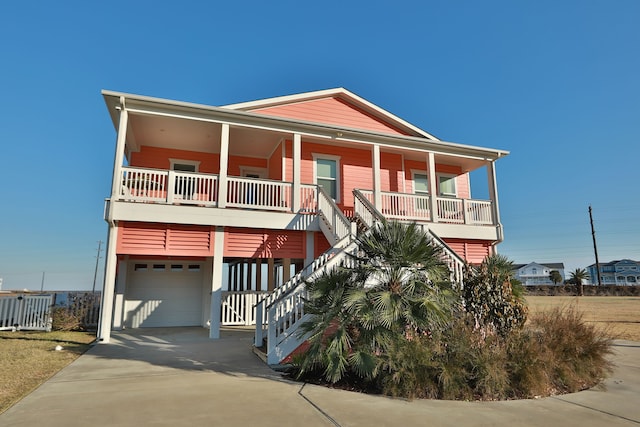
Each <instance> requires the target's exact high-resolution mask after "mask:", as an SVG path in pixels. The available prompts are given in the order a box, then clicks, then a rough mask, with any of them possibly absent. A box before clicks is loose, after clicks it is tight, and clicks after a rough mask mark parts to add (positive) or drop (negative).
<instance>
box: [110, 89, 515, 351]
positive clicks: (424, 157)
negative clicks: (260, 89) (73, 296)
mask: <svg viewBox="0 0 640 427" xmlns="http://www.w3.org/2000/svg"><path fill="white" fill-rule="evenodd" d="M103 96H104V99H105V101H106V104H107V109H108V111H109V114H110V116H111V120H112V121H113V124H114V126H115V128H116V131H117V138H116V145H115V162H114V166H113V180H112V187H111V194H110V196H109V198H108V199H107V201H106V206H105V220H106V221H107V223H108V226H109V235H108V244H107V250H106V267H105V283H104V292H103V304H102V318H101V325H100V330H99V335H98V336H99V339H100V340H102V341H104V342H107V341H109V337H110V333H111V330H112V329H116V330H117V329H121V328H124V327H128V328H137V327H154V326H155V327H162V326H202V327H209V328H210V336H211V337H212V338H217V337H218V336H219V331H220V325H221V324H253V323H255V322H256V320H257V323H258V325H259V326H260V323H261V322H262V321H263V310H267V311H268V312H269V316H271V317H269V318H268V326H269V328H271V327H272V326H273V325H275V324H277V325H278V327H284V326H285V325H286V326H287V327H290V326H291V325H292V324H293V323H295V322H296V321H297V320H298V319H300V318H301V316H302V313H303V310H302V305H303V302H302V300H301V299H300V298H298V300H297V302H295V303H287V304H289V305H287V306H286V307H280V306H279V305H278V304H284V302H283V301H284V299H286V298H292V297H293V295H297V294H296V292H297V291H295V289H298V288H299V286H298V285H299V284H300V283H303V282H304V280H305V279H306V278H309V277H311V276H312V275H313V274H314V273H317V272H318V271H320V269H321V268H329V266H330V265H333V264H332V263H336V262H338V260H340V259H342V258H343V257H344V256H345V255H344V253H346V251H348V250H351V249H348V248H351V247H352V246H353V244H352V242H353V238H354V235H355V234H356V232H362V231H363V230H365V229H367V228H368V227H370V226H371V225H372V224H373V222H374V221H375V220H377V219H380V218H382V217H386V218H388V219H398V220H403V221H417V222H418V223H420V224H422V226H423V227H424V229H425V230H427V231H428V232H429V233H430V234H431V235H432V237H433V238H434V239H435V240H434V241H436V242H437V243H438V244H439V245H440V246H441V247H442V248H443V251H444V256H445V257H446V259H447V262H449V264H450V266H451V268H452V275H453V276H455V277H458V278H459V277H460V275H461V269H462V264H463V263H464V261H465V260H466V261H468V262H472V263H479V262H481V261H482V259H483V258H484V257H486V256H487V255H489V254H492V253H494V251H495V248H494V246H495V245H496V244H497V243H499V242H500V241H502V226H501V224H500V214H499V210H498V193H497V187H496V176H495V161H496V160H497V159H499V158H501V157H504V156H505V155H507V154H508V152H506V151H503V150H499V149H493V148H484V147H477V146H468V145H462V144H457V143H451V142H445V141H441V140H439V139H438V138H436V137H434V136H433V135H431V134H429V133H427V132H425V131H423V130H421V129H419V128H418V127H416V126H414V125H412V124H410V123H407V122H406V121H404V120H402V119H400V118H399V117H396V116H395V115H393V114H391V113H389V112H387V111H385V110H383V109H382V108H380V107H378V106H376V105H374V104H372V103H370V102H368V101H366V100H364V99H362V98H360V97H359V96H357V95H355V94H353V93H351V92H349V91H347V90H345V89H342V88H338V89H330V90H324V91H318V92H310V93H303V94H298V95H291V96H283V97H278V98H271V99H265V100H259V101H253V102H246V103H241V104H235V105H227V106H223V107H211V106H206V105H197V104H190V103H185V102H178V101H171V100H166V99H157V98H150V97H145V96H138V95H130V94H125V93H118V92H111V91H103ZM479 169H480V170H484V171H485V172H486V177H487V182H488V189H489V197H490V200H475V199H472V198H471V188H470V180H469V173H470V172H472V171H475V170H479ZM305 266H306V268H305ZM267 295H270V296H269V297H268V299H267V300H264V298H265V297H267ZM258 302H261V304H258V314H256V310H255V309H254V307H255V305H256V303H258ZM276 307H280V308H277V310H278V316H285V315H287V316H289V314H288V313H290V312H291V311H293V312H295V313H294V314H292V315H291V317H290V318H288V320H286V321H283V320H282V318H281V317H279V318H278V319H280V320H277V321H276V320H273V312H274V310H276ZM296 310H298V311H296ZM265 316H266V315H265ZM269 334H273V336H276V335H278V334H280V333H279V332H278V333H276V332H273V331H272V329H269ZM285 335H287V334H284V335H283V336H285ZM291 335H293V334H291V333H289V334H288V336H291ZM269 336H270V337H272V335H269ZM256 340H257V341H258V340H261V338H260V337H259V336H258V337H257V338H256ZM272 343H273V340H272V341H270V344H269V345H270V346H271V345H272ZM274 345H275V344H274ZM279 352H280V353H283V352H284V350H279ZM284 356H286V354H284ZM280 360H281V359H280Z"/></svg>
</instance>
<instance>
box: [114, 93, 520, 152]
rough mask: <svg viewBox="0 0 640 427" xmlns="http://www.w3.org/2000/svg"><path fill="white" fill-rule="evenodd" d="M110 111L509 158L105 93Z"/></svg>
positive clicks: (411, 139) (465, 147)
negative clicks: (122, 100)
mask: <svg viewBox="0 0 640 427" xmlns="http://www.w3.org/2000/svg"><path fill="white" fill-rule="evenodd" d="M102 94H103V96H104V97H105V100H106V102H107V105H108V106H109V107H110V109H115V107H116V105H119V99H120V97H124V98H125V99H126V108H127V110H128V111H129V112H130V113H138V114H147V115H157V116H165V117H173V118H182V119H187V120H200V121H207V122H212V123H228V124H230V125H238V126H246V127H251V128H255V129H264V130H269V131H275V132H282V133H291V134H293V133H300V134H301V135H303V136H311V137H317V138H328V139H333V140H336V141H347V142H355V143H361V144H362V143H364V144H374V143H377V144H380V145H381V146H388V147H395V148H403V149H413V150H418V151H422V152H429V151H431V152H434V153H437V154H438V153H439V154H446V155H455V156H461V157H467V158H473V159H483V160H496V159H498V158H500V157H504V156H506V155H508V154H509V152H508V151H505V150H499V149H495V148H485V147H477V146H471V145H464V144H458V143H453V142H446V141H440V140H429V139H426V138H422V137H417V136H404V135H391V134H384V133H379V132H373V131H364V130H361V129H353V128H347V127H340V126H335V125H326V124H319V123H315V122H308V121H303V120H295V119H288V118H281V117H273V116H266V115H263V114H258V113H251V112H246V111H238V110H230V109H226V108H220V107H212V106H208V105H202V104H192V103H187V102H181V101H171V100H166V99H159V98H151V97H146V96H139V95H131V94H124V93H119V92H111V91H104V90H103V91H102Z"/></svg>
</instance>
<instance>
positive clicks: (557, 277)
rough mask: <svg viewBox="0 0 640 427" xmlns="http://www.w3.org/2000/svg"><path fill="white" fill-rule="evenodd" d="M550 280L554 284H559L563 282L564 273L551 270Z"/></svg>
mask: <svg viewBox="0 0 640 427" xmlns="http://www.w3.org/2000/svg"><path fill="white" fill-rule="evenodd" d="M549 280H551V281H552V282H553V284H554V285H557V284H558V283H560V282H562V275H561V274H560V272H559V271H558V270H551V272H550V273H549Z"/></svg>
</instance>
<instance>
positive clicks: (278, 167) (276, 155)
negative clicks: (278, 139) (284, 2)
mask: <svg viewBox="0 0 640 427" xmlns="http://www.w3.org/2000/svg"><path fill="white" fill-rule="evenodd" d="M268 165H269V179H275V180H277V181H280V180H282V179H283V177H282V144H278V146H277V147H276V149H275V150H274V151H273V154H271V157H269V162H268Z"/></svg>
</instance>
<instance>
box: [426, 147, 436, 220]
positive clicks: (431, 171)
mask: <svg viewBox="0 0 640 427" xmlns="http://www.w3.org/2000/svg"><path fill="white" fill-rule="evenodd" d="M427 175H428V178H427V180H428V181H429V196H430V197H429V208H430V209H431V221H432V222H438V177H437V176H436V156H435V154H433V153H431V152H430V153H428V154H427Z"/></svg>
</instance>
